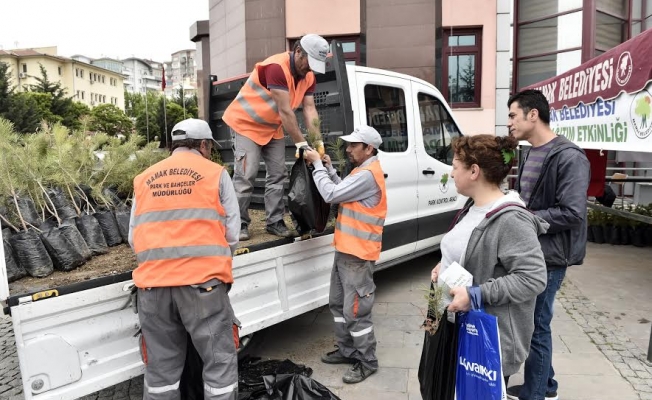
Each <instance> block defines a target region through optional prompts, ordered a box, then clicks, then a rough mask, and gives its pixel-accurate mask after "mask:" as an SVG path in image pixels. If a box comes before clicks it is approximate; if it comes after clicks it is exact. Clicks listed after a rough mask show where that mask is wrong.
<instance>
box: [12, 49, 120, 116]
mask: <svg viewBox="0 0 652 400" xmlns="http://www.w3.org/2000/svg"><path fill="white" fill-rule="evenodd" d="M80 60H84V61H80ZM85 61H86V60H85V59H84V58H80V57H78V59H73V58H67V57H62V56H59V55H57V48H56V47H43V48H34V49H16V50H0V62H5V63H7V64H9V67H10V72H9V73H10V76H11V80H12V84H13V85H14V86H15V87H16V90H18V91H24V90H27V88H29V86H30V85H34V84H36V83H37V82H36V78H40V77H41V70H40V67H41V66H43V67H44V68H45V70H46V72H47V74H48V79H49V80H51V81H53V82H61V85H62V86H63V87H64V88H65V90H66V94H67V95H68V96H72V98H73V100H75V101H79V102H82V103H84V104H86V105H88V106H89V107H95V106H97V105H100V104H113V105H115V106H117V107H118V108H120V109H122V110H124V84H123V76H122V74H120V73H116V72H114V71H111V70H108V69H105V68H102V67H100V66H97V65H93V64H90V63H88V62H85Z"/></svg>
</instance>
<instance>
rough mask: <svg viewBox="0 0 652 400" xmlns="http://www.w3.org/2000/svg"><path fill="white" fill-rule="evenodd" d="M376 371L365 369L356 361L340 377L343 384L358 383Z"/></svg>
mask: <svg viewBox="0 0 652 400" xmlns="http://www.w3.org/2000/svg"><path fill="white" fill-rule="evenodd" d="M376 371H378V369H373V368H369V367H366V366H365V365H364V364H363V363H362V362H361V361H357V362H356V363H355V364H353V365H352V366H351V368H349V369H348V371H346V373H345V374H344V376H343V377H342V381H344V383H359V382H362V381H364V380H365V379H367V377H368V376H369V375H371V374H374V373H376Z"/></svg>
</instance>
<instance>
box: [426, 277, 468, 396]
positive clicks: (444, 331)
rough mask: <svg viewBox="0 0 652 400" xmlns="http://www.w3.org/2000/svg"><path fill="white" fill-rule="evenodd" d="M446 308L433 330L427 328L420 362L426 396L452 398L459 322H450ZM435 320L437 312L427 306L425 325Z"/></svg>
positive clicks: (453, 394)
mask: <svg viewBox="0 0 652 400" xmlns="http://www.w3.org/2000/svg"><path fill="white" fill-rule="evenodd" d="M430 288H431V290H432V288H433V286H432V283H431V286H430ZM446 314H447V311H444V312H443V314H442V317H441V318H440V320H439V325H438V327H437V330H436V331H435V333H434V334H431V333H430V332H429V331H428V330H426V332H424V339H423V349H422V350H421V361H420V362H419V372H418V377H419V389H420V391H421V397H422V398H423V400H453V399H454V397H455V371H456V369H457V362H456V361H457V339H458V331H459V330H458V329H457V326H456V325H457V324H456V323H453V322H450V321H449V320H448V318H447V317H446ZM428 321H430V322H432V321H435V313H434V312H433V310H430V309H429V310H428V317H427V319H426V322H424V325H426V323H427V322H428Z"/></svg>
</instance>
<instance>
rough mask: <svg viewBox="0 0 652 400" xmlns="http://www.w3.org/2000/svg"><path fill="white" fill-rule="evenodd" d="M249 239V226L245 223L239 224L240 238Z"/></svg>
mask: <svg viewBox="0 0 652 400" xmlns="http://www.w3.org/2000/svg"><path fill="white" fill-rule="evenodd" d="M249 239H251V236H249V227H248V226H247V224H244V223H243V224H241V225H240V240H249Z"/></svg>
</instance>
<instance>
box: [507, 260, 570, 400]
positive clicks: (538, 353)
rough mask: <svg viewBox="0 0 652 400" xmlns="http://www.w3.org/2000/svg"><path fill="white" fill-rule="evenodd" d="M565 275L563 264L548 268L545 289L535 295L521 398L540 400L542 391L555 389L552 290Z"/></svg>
mask: <svg viewBox="0 0 652 400" xmlns="http://www.w3.org/2000/svg"><path fill="white" fill-rule="evenodd" d="M564 276H566V268H560V269H553V270H549V271H548V284H547V285H546V290H544V291H543V293H541V294H540V295H538V296H537V302H536V306H535V307H534V333H532V343H531V344H530V354H529V355H528V357H527V360H525V371H524V376H523V378H524V383H523V387H522V388H521V393H520V394H519V396H518V397H519V399H521V400H544V398H545V395H546V393H551V392H556V391H557V387H558V385H557V381H556V380H555V379H554V377H555V370H554V369H553V368H552V334H551V329H550V323H551V322H552V313H553V304H554V302H555V294H557V291H558V290H559V288H560V287H561V283H562V282H563V281H564Z"/></svg>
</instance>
